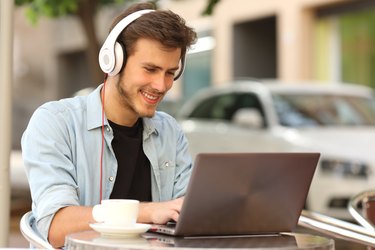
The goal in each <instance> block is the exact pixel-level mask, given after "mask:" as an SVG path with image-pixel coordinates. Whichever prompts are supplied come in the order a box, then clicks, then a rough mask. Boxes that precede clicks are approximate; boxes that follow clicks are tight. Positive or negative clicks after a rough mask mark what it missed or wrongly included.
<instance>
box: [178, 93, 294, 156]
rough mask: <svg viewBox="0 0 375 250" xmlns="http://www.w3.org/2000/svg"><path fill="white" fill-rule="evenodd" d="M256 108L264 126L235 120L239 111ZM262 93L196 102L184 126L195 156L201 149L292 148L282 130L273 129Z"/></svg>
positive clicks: (210, 150) (216, 150)
mask: <svg viewBox="0 0 375 250" xmlns="http://www.w3.org/2000/svg"><path fill="white" fill-rule="evenodd" d="M243 109H251V110H256V111H257V112H258V113H259V115H260V117H261V119H262V122H261V124H262V126H261V127H250V126H241V125H239V124H236V123H234V122H233V118H234V117H235V114H236V112H237V111H239V110H243ZM266 110H268V109H266V108H265V107H264V104H263V102H262V100H261V99H260V95H258V94H257V93H254V92H226V93H218V94H214V95H211V96H209V97H207V98H205V99H203V100H201V101H200V102H198V103H196V104H195V108H193V109H192V111H191V112H190V114H188V115H187V119H185V120H183V121H181V125H182V127H183V129H184V131H185V133H186V136H187V138H188V140H189V146H190V151H191V153H192V155H195V154H197V153H199V152H253V151H258V152H261V151H270V152H271V151H292V150H294V145H292V144H291V143H289V142H288V141H286V140H285V139H284V136H283V135H282V133H281V130H280V129H272V128H271V127H270V125H269V121H268V119H267V114H266V113H265V112H266Z"/></svg>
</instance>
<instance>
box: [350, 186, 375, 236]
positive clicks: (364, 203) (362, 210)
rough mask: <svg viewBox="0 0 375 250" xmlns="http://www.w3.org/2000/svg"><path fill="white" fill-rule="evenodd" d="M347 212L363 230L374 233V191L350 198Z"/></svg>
mask: <svg viewBox="0 0 375 250" xmlns="http://www.w3.org/2000/svg"><path fill="white" fill-rule="evenodd" d="M348 210H349V213H350V214H351V215H352V216H353V218H354V219H355V220H356V221H357V222H358V223H359V224H361V225H362V226H363V227H364V228H366V229H369V230H371V231H375V190H368V191H364V192H361V193H359V194H357V195H355V196H354V197H352V198H351V199H350V201H349V203H348Z"/></svg>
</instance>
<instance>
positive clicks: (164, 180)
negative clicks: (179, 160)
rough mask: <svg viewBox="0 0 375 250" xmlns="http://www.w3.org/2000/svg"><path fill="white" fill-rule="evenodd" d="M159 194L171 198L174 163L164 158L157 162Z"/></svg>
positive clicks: (174, 170)
mask: <svg viewBox="0 0 375 250" xmlns="http://www.w3.org/2000/svg"><path fill="white" fill-rule="evenodd" d="M159 166H160V167H159V170H160V185H161V194H162V197H163V198H164V199H172V196H173V186H174V182H175V180H174V179H175V172H176V163H175V162H173V161H172V160H166V161H162V162H160V163H159Z"/></svg>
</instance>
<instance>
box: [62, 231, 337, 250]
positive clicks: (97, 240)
mask: <svg viewBox="0 0 375 250" xmlns="http://www.w3.org/2000/svg"><path fill="white" fill-rule="evenodd" d="M65 249H74V250H75V249H76V250H79V249H85V250H87V249H111V250H112V249H130V250H131V249H134V250H148V249H152V250H165V249H169V250H172V249H178V250H199V249H221V250H224V249H283V250H286V249H288V250H292V249H310V250H311V249H314V250H318V249H329V250H331V249H335V243H334V240H333V239H329V238H325V237H322V236H316V235H311V234H304V233H281V234H275V235H264V236H259V235H258V236H252V235H246V236H245V235H244V236H231V237H224V236H222V237H188V238H184V237H172V236H164V235H161V234H156V233H143V234H140V235H136V236H132V237H109V236H102V235H101V234H100V233H98V232H96V231H93V230H88V231H82V232H78V233H73V234H70V235H68V236H67V237H66V240H65Z"/></svg>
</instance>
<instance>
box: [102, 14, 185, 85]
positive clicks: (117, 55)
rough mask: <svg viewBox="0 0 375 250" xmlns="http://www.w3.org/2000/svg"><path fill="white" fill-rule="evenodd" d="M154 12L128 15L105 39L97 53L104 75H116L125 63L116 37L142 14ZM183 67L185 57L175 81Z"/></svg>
mask: <svg viewBox="0 0 375 250" xmlns="http://www.w3.org/2000/svg"><path fill="white" fill-rule="evenodd" d="M152 11H154V10H151V9H146V10H139V11H136V12H134V13H131V14H130V15H128V16H126V17H124V19H122V20H121V21H120V22H119V23H118V24H116V26H115V27H114V28H113V29H112V31H111V32H110V33H109V35H108V37H107V39H106V40H105V41H104V44H103V46H102V48H101V49H100V52H99V65H100V68H101V69H102V71H103V72H104V73H107V74H108V75H110V76H115V75H117V74H118V73H119V72H120V71H121V68H122V65H123V63H124V61H126V54H125V48H123V46H122V45H121V44H120V43H119V42H117V41H116V40H117V38H118V36H119V35H120V34H121V32H122V31H123V30H124V29H125V28H126V27H127V26H128V25H129V24H131V23H132V22H134V21H135V20H136V19H138V18H139V17H141V16H142V15H144V14H147V13H150V12H152ZM184 67H185V55H183V56H182V58H181V70H180V71H179V72H178V74H177V75H176V76H175V78H174V80H177V79H178V78H179V77H180V76H181V75H182V72H183V71H184Z"/></svg>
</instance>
